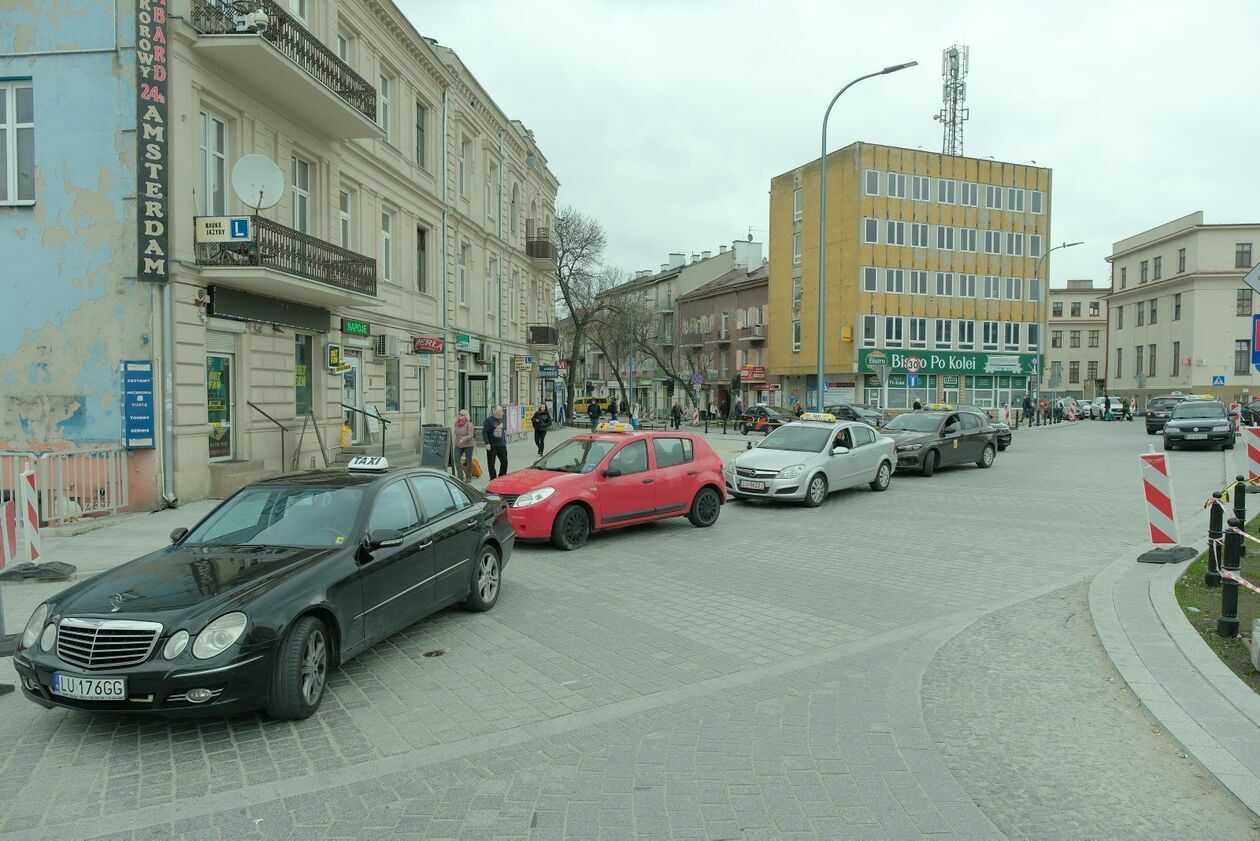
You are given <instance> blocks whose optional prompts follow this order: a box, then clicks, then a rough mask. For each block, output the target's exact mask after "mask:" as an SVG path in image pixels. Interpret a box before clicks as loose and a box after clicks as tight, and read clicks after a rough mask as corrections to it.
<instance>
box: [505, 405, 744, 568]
mask: <svg viewBox="0 0 1260 841" xmlns="http://www.w3.org/2000/svg"><path fill="white" fill-rule="evenodd" d="M486 492H487V493H490V494H495V495H497V496H499V497H501V498H502V499H503V500H505V501H506V502H507V504H508V509H507V513H508V519H509V520H510V521H511V524H512V526H513V527H514V528H515V529H516V534H517V537H518V538H520V539H521V540H550V541H551V542H552V543H553V544H555V545H556V546H558V547H559V548H561V549H577V548H579V547H580V546H582V545H583V544H585V543H586V541H587V539H588V538H589V537H590V535H591V532H594V531H604V530H607V529H614V528H621V527H623V526H632V525H635V524H637V523H646V522H649V521H651V520H663V519H666V518H669V517H687V518H688V519H689V520H690V521H691V523H692V525H694V526H697V527H700V528H707V527H708V526H711V525H713V524H714V523H716V522H717V519H718V515H719V514H720V513H721V511H722V505H723V503H725V502H726V492H725V485H724V483H723V481H722V460H721V459H720V458H718V455H717V453H715V452H713V448H712V447H710V446H709V444H708V442H707V441H705V440H704V438H703V437H701V436H699V435H694V434H692V433H690V432H681V431H678V432H675V431H665V432H646V431H639V432H636V431H634V430H633V429H631V427H630V424H628V423H625V422H611V423H603V424H600V425H599V428H598V430H597V431H596V432H595V433H593V434H589V435H576V436H574V437H572V438H570V439H568V440H567V441H565V442H564V443H563V444H561V445H560V446H558V447H556V448H555V449H553V450H551V451H550V452H549V453H547V454H546V455H544V456H543V457H542V458H540V459H538V461H536V462H534V464H533V466H532V467H529V468H526V469H525V470H518V471H516V472H515V473H509V474H507V475H506V476H500V477H499V478H497V479H494V480H493V481H491V482H490V483H489V484H488V485H486Z"/></svg>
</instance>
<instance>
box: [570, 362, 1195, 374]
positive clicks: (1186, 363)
mask: <svg viewBox="0 0 1260 841" xmlns="http://www.w3.org/2000/svg"><path fill="white" fill-rule="evenodd" d="M1186 364H1187V365H1188V364H1189V363H1186ZM556 367H557V368H559V369H560V370H561V371H568V370H569V360H567V359H560V360H557V361H556Z"/></svg>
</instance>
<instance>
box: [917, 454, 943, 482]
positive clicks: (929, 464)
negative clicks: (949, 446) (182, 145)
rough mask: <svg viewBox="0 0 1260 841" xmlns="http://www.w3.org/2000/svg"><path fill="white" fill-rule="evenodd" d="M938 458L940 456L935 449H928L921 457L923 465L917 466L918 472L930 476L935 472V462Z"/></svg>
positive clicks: (939, 458)
mask: <svg viewBox="0 0 1260 841" xmlns="http://www.w3.org/2000/svg"><path fill="white" fill-rule="evenodd" d="M940 460H941V457H940V456H939V455H938V454H937V452H936V450H928V454H927V455H925V456H924V457H923V466H922V467H920V468H919V472H920V473H922V474H923V475H924V476H931V475H932V474H933V473H935V472H936V468H937V462H939V461H940Z"/></svg>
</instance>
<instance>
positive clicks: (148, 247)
mask: <svg viewBox="0 0 1260 841" xmlns="http://www.w3.org/2000/svg"><path fill="white" fill-rule="evenodd" d="M166 24H167V20H166V0H136V115H137V117H138V118H139V125H138V126H137V135H136V191H137V193H138V195H137V197H136V224H137V232H136V245H137V250H138V251H139V253H138V255H137V265H136V277H137V278H138V279H140V280H142V281H147V282H149V283H167V282H169V281H170V264H169V262H168V259H167V254H168V250H169V238H170V232H169V222H168V219H169V215H168V213H167V195H168V184H169V181H170V175H169V170H168V158H169V152H170V149H169V145H168V144H169V138H168V136H167V119H166V118H167V103H166V95H167V88H168V84H167V79H168V77H167V65H168V57H167V53H166V50H167V40H166V31H167V29H166Z"/></svg>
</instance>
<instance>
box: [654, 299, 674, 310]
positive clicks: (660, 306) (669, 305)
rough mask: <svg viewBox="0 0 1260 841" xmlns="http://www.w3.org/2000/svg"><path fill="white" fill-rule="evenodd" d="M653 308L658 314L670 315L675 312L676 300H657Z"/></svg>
mask: <svg viewBox="0 0 1260 841" xmlns="http://www.w3.org/2000/svg"><path fill="white" fill-rule="evenodd" d="M652 308H653V309H654V310H656V311H657V312H663V313H670V312H673V311H674V299H673V298H672V297H671V298H666V299H665V300H663V301H661V300H657V301H656V302H655V303H654V304H653V306H652Z"/></svg>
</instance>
